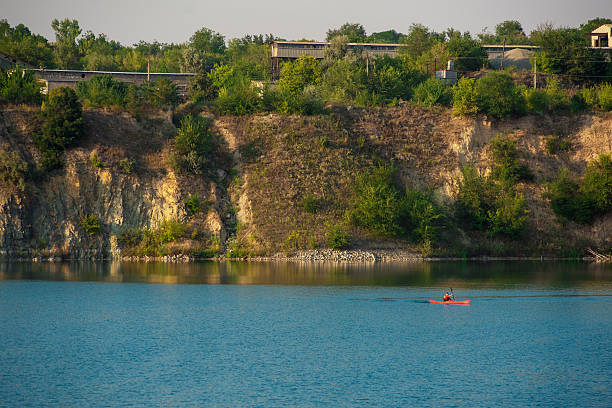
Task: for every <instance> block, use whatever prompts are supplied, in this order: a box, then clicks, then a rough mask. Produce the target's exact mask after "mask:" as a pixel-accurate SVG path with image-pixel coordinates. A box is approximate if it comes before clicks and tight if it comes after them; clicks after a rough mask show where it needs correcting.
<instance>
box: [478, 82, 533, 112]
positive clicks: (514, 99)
mask: <svg viewBox="0 0 612 408" xmlns="http://www.w3.org/2000/svg"><path fill="white" fill-rule="evenodd" d="M474 90H475V92H476V103H477V105H478V109H479V111H482V112H484V113H486V114H488V115H491V116H494V117H496V118H498V119H504V118H507V117H510V116H515V115H520V114H523V113H524V112H525V106H526V103H525V99H524V97H523V95H522V93H521V91H520V89H519V88H518V87H516V86H515V85H514V82H513V81H512V78H511V77H510V75H508V74H507V73H505V72H491V73H489V74H487V75H485V76H484V77H482V78H480V79H479V80H477V81H476V84H475V87H474Z"/></svg>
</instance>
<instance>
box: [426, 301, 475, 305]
mask: <svg viewBox="0 0 612 408" xmlns="http://www.w3.org/2000/svg"><path fill="white" fill-rule="evenodd" d="M429 302H430V303H439V304H441V305H469V304H470V301H469V300H448V301H446V302H444V301H442V300H430V301H429Z"/></svg>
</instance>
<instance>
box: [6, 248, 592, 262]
mask: <svg viewBox="0 0 612 408" xmlns="http://www.w3.org/2000/svg"><path fill="white" fill-rule="evenodd" d="M0 259H3V260H9V261H17V262H64V261H111V260H118V261H121V262H162V263H190V262H197V261H246V262H313V263H325V262H332V263H414V262H440V261H480V262H487V261H568V260H573V261H575V260H577V258H560V257H551V256H539V257H538V256H536V257H534V256H531V257H492V256H476V257H469V258H459V257H440V258H435V257H424V256H422V255H420V254H418V253H415V252H411V251H408V250H402V249H372V250H368V249H352V250H333V249H315V250H305V251H296V252H294V253H291V254H284V253H278V254H275V255H273V256H258V257H244V258H234V257H226V256H225V255H221V256H217V257H212V258H199V257H194V256H191V255H183V254H179V255H166V256H161V257H150V256H121V257H119V258H97V257H91V258H84V259H65V258H62V257H58V256H50V257H43V256H34V257H29V256H18V257H3V258H0ZM579 260H581V261H589V262H592V261H594V260H595V259H594V258H593V257H582V258H580V259H579Z"/></svg>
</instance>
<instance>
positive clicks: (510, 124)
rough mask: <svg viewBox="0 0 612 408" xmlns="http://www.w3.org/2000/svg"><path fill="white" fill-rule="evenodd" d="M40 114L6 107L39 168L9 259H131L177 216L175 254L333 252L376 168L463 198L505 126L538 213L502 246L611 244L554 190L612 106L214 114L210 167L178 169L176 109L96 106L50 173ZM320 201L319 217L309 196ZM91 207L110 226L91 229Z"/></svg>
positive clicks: (582, 157) (5, 132)
mask: <svg viewBox="0 0 612 408" xmlns="http://www.w3.org/2000/svg"><path fill="white" fill-rule="evenodd" d="M204 114H205V115H208V116H212V115H211V114H206V113H204ZM36 118H37V112H36V110H34V109H29V108H23V107H5V108H3V110H2V112H1V116H0V149H2V150H4V151H16V152H18V153H19V155H20V157H22V158H23V160H24V161H25V162H26V163H27V164H28V166H29V167H28V171H27V174H25V179H26V186H25V189H24V190H23V191H21V189H19V188H15V187H14V186H10V185H6V183H5V184H4V185H2V186H0V189H1V194H0V253H1V254H2V255H5V256H8V257H35V256H41V257H45V258H48V257H63V258H72V259H89V258H96V259H99V258H108V257H120V256H122V255H126V251H125V248H126V246H129V242H128V241H129V237H130V232H134V231H140V232H142V231H153V230H155V228H158V227H159V226H160V225H162V224H163V223H164V222H165V221H168V220H173V221H174V222H176V223H179V224H181V225H182V226H183V227H182V229H181V234H180V239H171V240H170V241H171V242H165V247H164V248H165V251H166V253H172V254H174V253H185V254H195V255H197V254H208V255H211V254H221V253H224V252H227V251H229V252H233V253H234V254H239V255H240V254H242V255H244V254H250V255H270V254H274V253H277V252H281V251H282V252H284V253H288V252H291V251H295V250H299V249H312V248H321V247H325V245H326V240H325V234H326V228H327V226H329V225H330V224H334V223H337V222H339V221H340V220H342V218H343V216H344V211H345V209H346V207H347V204H348V200H349V197H350V196H351V192H352V188H353V184H354V180H355V177H357V176H358V175H359V174H360V173H361V172H362V171H363V170H364V169H366V168H370V167H371V166H373V165H375V164H376V163H380V162H392V163H394V164H395V166H396V168H397V169H398V173H399V175H400V178H401V180H402V183H403V184H405V185H410V186H412V187H419V188H430V189H433V190H435V192H436V198H437V200H438V201H439V202H440V203H452V201H453V200H454V197H455V194H456V191H457V181H458V177H459V175H460V167H461V166H462V165H464V164H465V163H472V164H474V165H475V166H476V167H477V168H478V169H480V171H482V172H483V173H486V172H487V171H488V169H489V167H490V160H489V155H488V148H487V146H488V142H489V141H490V140H491V139H492V138H493V137H494V136H496V135H498V134H504V135H507V136H509V137H511V138H513V139H514V140H516V141H517V146H518V148H519V150H520V154H521V160H522V161H523V162H524V163H526V164H527V165H528V166H529V167H530V168H531V169H532V171H533V173H534V175H535V180H534V182H532V183H519V185H518V189H519V190H520V191H521V192H522V193H523V194H524V195H525V197H526V201H527V206H528V208H529V210H530V222H529V226H528V233H527V234H526V236H525V239H523V240H521V242H514V243H510V244H509V243H508V242H505V241H503V240H502V241H495V242H493V243H492V245H497V246H498V247H499V254H500V255H501V254H504V253H506V252H508V251H510V249H509V248H512V249H511V252H512V254H517V252H518V254H522V255H536V254H542V255H554V254H560V253H563V251H565V250H567V248H578V249H579V248H581V247H586V246H588V245H593V246H598V247H603V246H606V245H610V243H611V234H610V231H611V229H610V228H611V227H612V217H611V216H604V217H599V218H598V219H596V221H595V222H594V223H593V225H588V226H585V225H577V224H573V223H570V224H569V225H567V224H566V225H562V224H560V223H559V222H558V221H557V219H556V218H555V216H554V214H553V212H552V210H551V208H550V205H549V204H548V202H547V201H546V199H545V198H544V196H543V193H544V191H545V187H544V186H545V183H546V182H547V181H548V180H550V179H551V178H552V177H554V175H555V174H556V173H557V172H558V171H559V169H561V168H568V169H570V171H571V172H572V174H574V175H576V176H579V175H580V174H582V172H583V171H584V169H585V166H586V163H587V162H589V161H590V160H592V159H594V158H596V157H597V156H598V155H599V154H602V153H610V152H612V115H611V114H609V113H608V114H595V115H593V114H588V115H580V116H558V117H548V116H537V117H536V116H531V117H525V118H522V119H516V120H508V121H504V122H499V123H491V122H488V121H486V120H485V119H484V118H478V119H458V118H454V117H452V115H451V113H450V111H448V110H445V109H430V110H426V109H423V108H418V107H414V106H405V107H397V108H385V109H346V108H344V107H335V108H332V113H331V114H329V115H325V116H315V117H300V116H282V115H276V114H271V115H257V116H249V117H212V119H213V130H214V132H215V134H216V135H217V136H216V137H217V142H216V143H217V147H216V149H215V151H214V153H212V154H211V156H210V157H208V158H207V166H208V169H207V171H205V172H203V174H197V175H196V174H191V175H186V174H176V173H175V172H174V171H173V170H172V168H171V167H170V166H169V165H168V164H167V163H168V160H167V158H168V154H169V152H170V151H171V149H172V140H173V138H174V135H175V134H176V128H175V127H174V125H173V123H172V122H171V120H170V118H169V117H167V116H164V115H161V114H159V115H151V116H150V117H147V118H144V119H142V118H141V119H140V120H136V119H135V118H133V117H131V116H129V115H128V114H125V113H113V112H108V111H100V110H87V111H85V112H84V119H85V124H86V137H85V139H84V140H82V141H81V142H80V144H79V146H78V147H77V148H74V149H71V150H69V151H67V152H66V154H65V157H64V161H65V165H64V167H63V169H61V170H55V171H52V172H50V173H44V174H43V173H42V172H40V171H38V170H36V164H37V162H38V161H39V159H40V158H39V155H38V153H37V150H36V148H35V147H34V145H33V142H32V134H33V133H34V132H35V131H36V129H37V123H36V122H37V119H36ZM553 137H554V138H561V139H563V140H565V141H567V143H566V145H567V146H570V148H568V149H566V150H564V151H561V152H558V153H555V154H551V153H550V152H549V151H547V149H546V142H547V140H549V139H550V138H553ZM92 155H95V157H96V158H98V161H99V162H98V163H96V162H95V161H92ZM192 197H197V198H198V200H199V202H200V203H201V205H199V207H198V209H197V211H192V209H191V208H190V207H189V205H187V203H188V201H189V199H190V198H192ZM313 197H314V198H316V200H317V203H318V204H317V205H318V206H319V209H318V211H316V212H315V213H313V212H309V211H305V209H304V205H303V203H304V200H307V199H309V198H313ZM88 215H93V216H95V217H96V219H97V220H98V221H99V224H100V227H101V230H100V232H98V233H91V231H87V229H86V228H84V227H83V225H82V221H81V220H82V218H83V217H86V216H88ZM351 233H352V234H353V236H354V237H355V238H356V239H355V241H354V245H355V246H356V247H361V248H407V249H411V244H410V243H408V242H402V241H398V240H391V241H389V240H380V239H376V238H373V237H371V236H369V235H368V234H367V233H365V232H364V231H361V230H359V229H355V230H354V231H351ZM126 237H127V238H126ZM175 238H176V237H175ZM456 238H457V241H460V242H462V245H464V246H470V245H472V244H474V245H475V243H476V242H479V240H481V238H482V237H478V236H474V235H473V234H471V233H469V232H463V231H461V232H459V236H457V237H456ZM126 242H127V243H126ZM480 248H482V246H480ZM487 251H489V252H490V251H491V248H488V249H487ZM441 253H447V252H444V251H442V252H441ZM131 254H133V253H131Z"/></svg>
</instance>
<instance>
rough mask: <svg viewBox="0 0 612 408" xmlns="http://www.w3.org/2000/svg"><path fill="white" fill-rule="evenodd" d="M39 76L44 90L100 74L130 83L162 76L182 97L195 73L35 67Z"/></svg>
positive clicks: (71, 84)
mask: <svg viewBox="0 0 612 408" xmlns="http://www.w3.org/2000/svg"><path fill="white" fill-rule="evenodd" d="M32 71H34V72H35V73H36V75H37V76H38V78H39V79H40V80H41V82H43V84H44V87H43V92H44V93H48V92H49V91H50V90H52V89H55V88H59V87H62V86H68V87H71V88H76V85H77V83H79V82H80V81H86V80H88V79H91V78H93V77H95V76H99V75H110V76H112V77H113V79H114V80H115V81H120V82H127V83H130V84H136V85H142V84H143V83H144V82H145V81H149V80H150V81H155V80H157V79H160V78H167V79H169V80H170V81H172V82H174V83H175V84H176V85H177V88H178V93H179V96H181V98H184V97H185V95H186V94H187V88H188V85H189V79H190V78H192V77H193V76H194V75H195V74H192V73H158V72H155V73H153V72H152V73H147V72H106V71H75V70H66V69H33V70H32Z"/></svg>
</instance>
